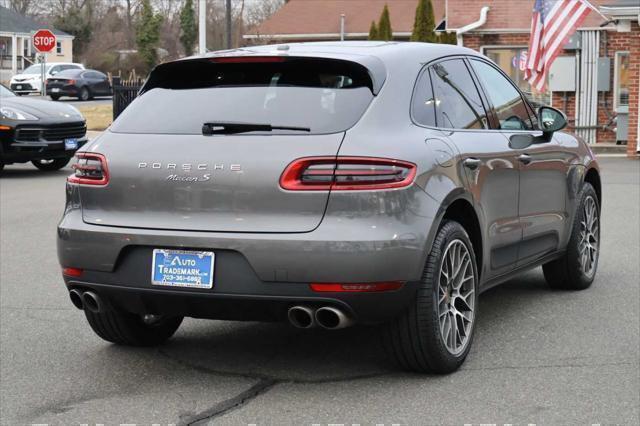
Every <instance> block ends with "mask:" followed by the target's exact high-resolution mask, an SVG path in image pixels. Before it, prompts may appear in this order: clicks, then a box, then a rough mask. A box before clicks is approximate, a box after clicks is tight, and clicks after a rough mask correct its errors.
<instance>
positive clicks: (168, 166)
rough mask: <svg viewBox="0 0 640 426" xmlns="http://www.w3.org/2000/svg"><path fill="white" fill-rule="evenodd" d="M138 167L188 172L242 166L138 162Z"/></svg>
mask: <svg viewBox="0 0 640 426" xmlns="http://www.w3.org/2000/svg"><path fill="white" fill-rule="evenodd" d="M138 168H139V169H156V170H161V169H164V170H182V171H184V172H190V171H192V170H198V171H202V170H211V171H224V170H229V171H230V172H241V171H242V166H241V165H240V164H229V166H225V165H224V164H212V165H210V164H206V163H199V164H195V163H182V164H177V163H166V164H163V163H144V162H142V163H138Z"/></svg>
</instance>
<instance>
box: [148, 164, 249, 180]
mask: <svg viewBox="0 0 640 426" xmlns="http://www.w3.org/2000/svg"><path fill="white" fill-rule="evenodd" d="M138 168H139V169H156V170H180V171H183V172H191V171H194V170H195V171H207V170H211V171H224V170H229V171H231V172H242V166H241V165H240V164H230V165H229V166H228V167H226V166H225V165H224V164H213V165H209V164H206V163H199V164H194V163H183V164H177V163H166V164H163V163H145V162H142V163H138ZM210 180H211V173H205V174H203V175H202V176H185V175H178V174H170V175H169V176H167V177H166V178H165V181H170V182H194V183H195V182H208V181H210Z"/></svg>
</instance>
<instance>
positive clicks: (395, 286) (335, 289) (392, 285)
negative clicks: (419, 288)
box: [309, 281, 404, 293]
mask: <svg viewBox="0 0 640 426" xmlns="http://www.w3.org/2000/svg"><path fill="white" fill-rule="evenodd" d="M403 284H404V283H403V282H401V281H389V282H379V283H349V284H338V283H312V284H310V285H309V286H310V287H311V290H313V291H315V292H318V293H356V292H357V293H367V292H379V291H394V290H399V289H400V288H402V285H403Z"/></svg>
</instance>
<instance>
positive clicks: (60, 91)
mask: <svg viewBox="0 0 640 426" xmlns="http://www.w3.org/2000/svg"><path fill="white" fill-rule="evenodd" d="M79 92H80V91H79V89H78V87H76V86H55V85H47V95H50V96H78V93H79Z"/></svg>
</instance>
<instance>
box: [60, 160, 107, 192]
mask: <svg viewBox="0 0 640 426" xmlns="http://www.w3.org/2000/svg"><path fill="white" fill-rule="evenodd" d="M76 160H77V161H76V162H75V163H74V164H73V165H72V166H71V168H72V169H73V170H74V174H72V175H71V176H69V177H68V178H67V182H69V183H75V184H80V185H99V186H104V185H106V184H108V183H109V169H108V167H107V159H106V158H105V156H104V155H102V154H95V153H92V152H78V153H76Z"/></svg>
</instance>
